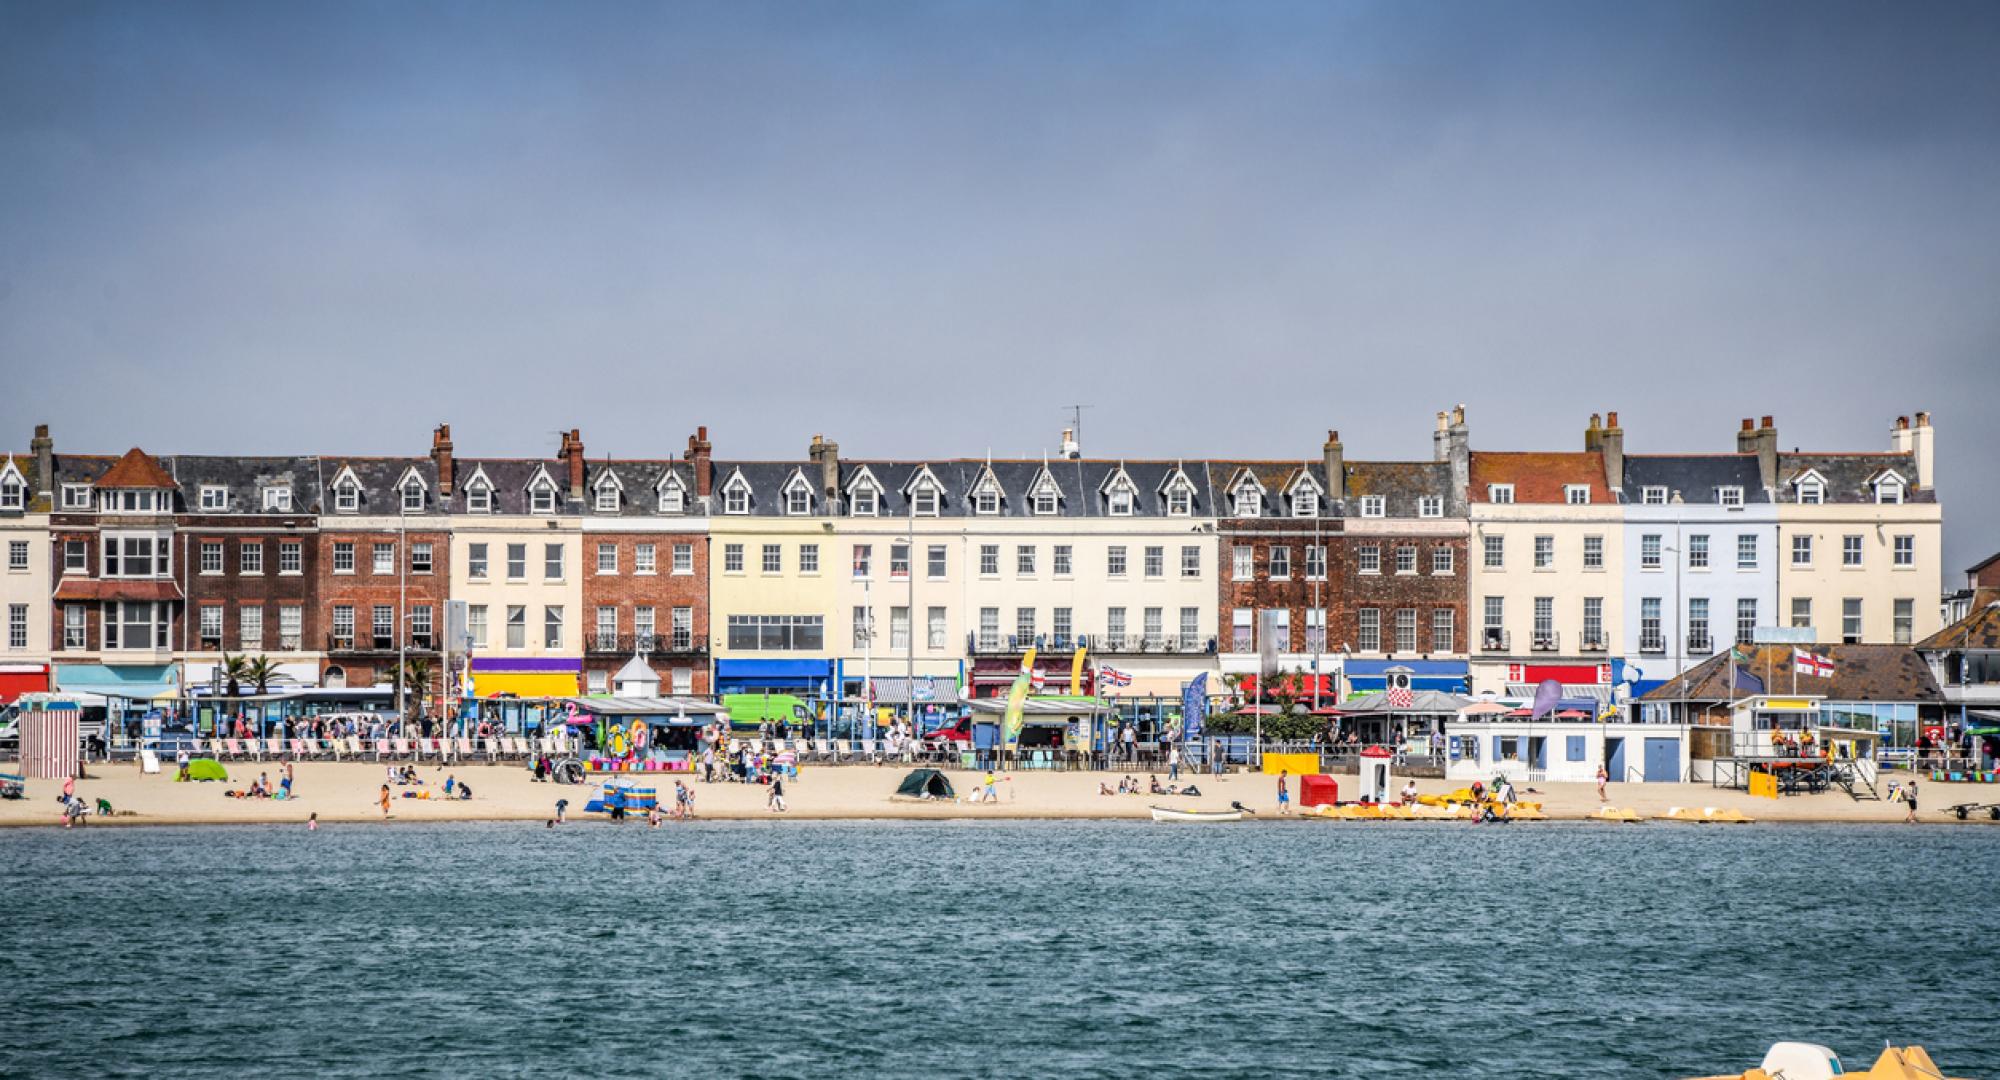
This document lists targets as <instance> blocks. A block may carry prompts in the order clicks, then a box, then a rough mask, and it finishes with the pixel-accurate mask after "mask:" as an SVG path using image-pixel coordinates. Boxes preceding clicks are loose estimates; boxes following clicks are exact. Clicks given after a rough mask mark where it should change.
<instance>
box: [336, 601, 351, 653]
mask: <svg viewBox="0 0 2000 1080" xmlns="http://www.w3.org/2000/svg"><path fill="white" fill-rule="evenodd" d="M333 645H334V647H335V648H337V649H352V648H353V647H354V605H352V604H335V605H334V606H333Z"/></svg>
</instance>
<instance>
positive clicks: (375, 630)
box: [368, 604, 396, 649]
mask: <svg viewBox="0 0 2000 1080" xmlns="http://www.w3.org/2000/svg"><path fill="white" fill-rule="evenodd" d="M368 633H369V636H370V638H372V639H373V644H374V646H375V648H377V649H386V648H389V647H390V646H393V645H394V644H395V643H396V609H395V608H393V607H390V606H389V605H387V604H376V605H375V606H374V607H373V608H372V609H371V610H370V612H369V620H368Z"/></svg>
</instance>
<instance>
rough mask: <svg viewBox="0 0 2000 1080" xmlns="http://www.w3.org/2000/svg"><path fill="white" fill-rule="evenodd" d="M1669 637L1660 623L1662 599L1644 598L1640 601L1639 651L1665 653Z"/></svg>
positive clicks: (1655, 597)
mask: <svg viewBox="0 0 2000 1080" xmlns="http://www.w3.org/2000/svg"><path fill="white" fill-rule="evenodd" d="M1666 648H1667V637H1666V633H1665V631H1664V630H1663V628H1662V626H1661V623H1660V598H1659V597H1657V596H1648V597H1643V598H1641V599H1640V601H1639V651H1640V652H1665V651H1666Z"/></svg>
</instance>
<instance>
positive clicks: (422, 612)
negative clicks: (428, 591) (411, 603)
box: [410, 604, 437, 649]
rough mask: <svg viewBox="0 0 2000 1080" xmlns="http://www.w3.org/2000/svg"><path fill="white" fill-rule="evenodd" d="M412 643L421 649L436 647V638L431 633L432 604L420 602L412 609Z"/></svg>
mask: <svg viewBox="0 0 2000 1080" xmlns="http://www.w3.org/2000/svg"><path fill="white" fill-rule="evenodd" d="M410 644H411V645H413V646H415V647H416V648H419V649H434V648H436V647H437V641H436V639H435V638H434V637H433V636H432V635H431V606H430V605H429V604H418V605H417V606H415V607H413V608H411V609H410Z"/></svg>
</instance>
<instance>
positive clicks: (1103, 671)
mask: <svg viewBox="0 0 2000 1080" xmlns="http://www.w3.org/2000/svg"><path fill="white" fill-rule="evenodd" d="M1097 681H1098V682H1101V683H1103V684H1104V685H1106V686H1130V685H1132V676H1130V675H1128V674H1126V673H1125V672H1122V671H1120V670H1118V669H1117V668H1113V667H1101V668H1098V669H1097Z"/></svg>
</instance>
